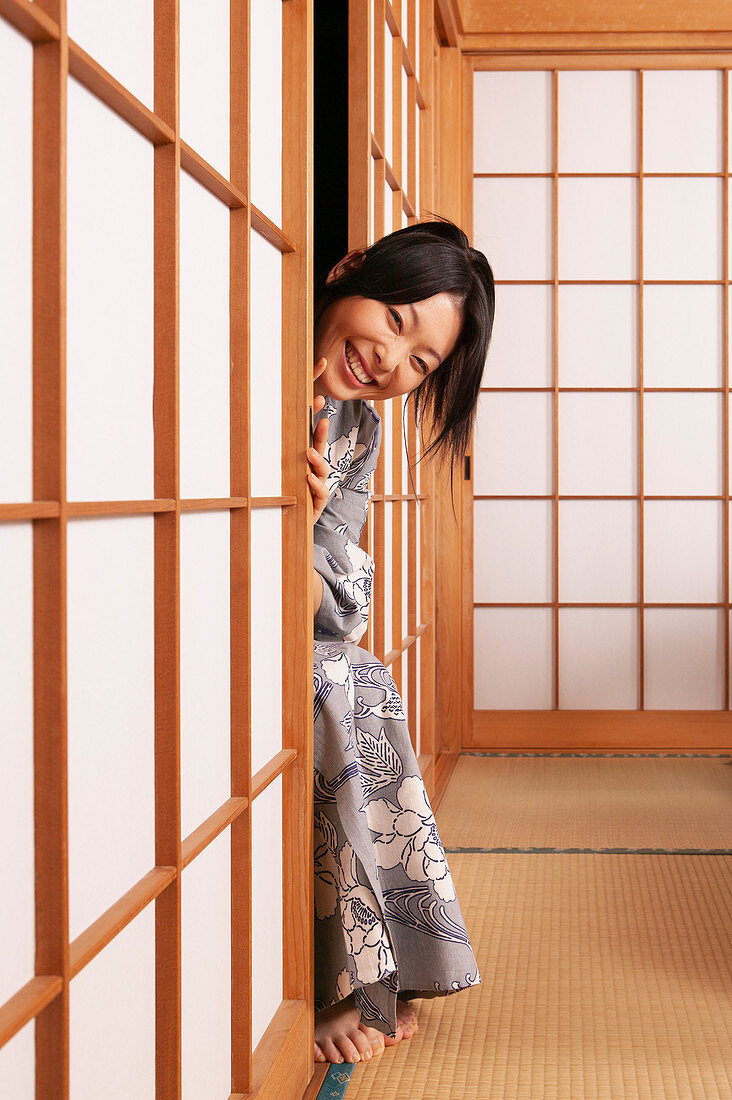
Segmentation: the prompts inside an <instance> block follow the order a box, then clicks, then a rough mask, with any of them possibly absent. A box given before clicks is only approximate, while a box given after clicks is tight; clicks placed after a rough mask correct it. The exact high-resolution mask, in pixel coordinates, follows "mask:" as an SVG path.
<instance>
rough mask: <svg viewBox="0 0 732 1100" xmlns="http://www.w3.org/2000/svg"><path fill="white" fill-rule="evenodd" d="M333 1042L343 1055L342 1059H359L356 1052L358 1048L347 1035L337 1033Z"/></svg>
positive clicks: (355, 1060)
mask: <svg viewBox="0 0 732 1100" xmlns="http://www.w3.org/2000/svg"><path fill="white" fill-rule="evenodd" d="M335 1044H336V1046H337V1047H338V1050H339V1051H340V1052H341V1054H342V1055H343V1060H344V1061H345V1062H360V1061H361V1055H360V1054H359V1052H358V1048H357V1047H355V1046H354V1045H353V1043H352V1041H351V1040H350V1039H349V1038H348V1036H347V1035H339V1036H338V1038H337V1039H336V1040H335Z"/></svg>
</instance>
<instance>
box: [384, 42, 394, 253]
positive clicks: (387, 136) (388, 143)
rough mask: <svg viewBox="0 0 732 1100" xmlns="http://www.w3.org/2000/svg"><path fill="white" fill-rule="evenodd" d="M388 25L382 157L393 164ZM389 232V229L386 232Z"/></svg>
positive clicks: (391, 59)
mask: <svg viewBox="0 0 732 1100" xmlns="http://www.w3.org/2000/svg"><path fill="white" fill-rule="evenodd" d="M393 41H394V40H393V39H392V37H391V31H390V30H389V24H388V23H387V24H386V26H385V27H384V146H385V148H384V156H385V157H386V159H387V160H388V161H389V164H393V163H394V68H393V65H394V45H393ZM386 232H387V233H389V232H390V230H389V229H387V230H386Z"/></svg>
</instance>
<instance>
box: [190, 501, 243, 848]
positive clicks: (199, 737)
mask: <svg viewBox="0 0 732 1100" xmlns="http://www.w3.org/2000/svg"><path fill="white" fill-rule="evenodd" d="M180 525H181V526H180V614H181V623H180V705H181V837H182V838H185V837H186V836H188V834H189V833H190V832H192V830H193V829H195V828H196V827H197V826H198V825H200V824H201V822H202V821H203V820H204V819H205V818H206V817H208V815H209V814H211V813H213V811H214V810H215V809H217V808H218V807H219V806H220V805H221V804H222V803H223V802H225V801H226V799H227V798H228V797H229V795H230V793H231V771H230V748H229V746H230V736H229V734H230V726H231V718H230V714H231V711H230V708H231V693H230V690H229V689H230V649H229V640H230V638H229V634H230V630H229V615H230V608H229V538H230V534H229V513H228V512H186V513H184V514H183V515H182V516H181V520H180Z"/></svg>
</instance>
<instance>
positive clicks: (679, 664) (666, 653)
mask: <svg viewBox="0 0 732 1100" xmlns="http://www.w3.org/2000/svg"><path fill="white" fill-rule="evenodd" d="M645 696H646V697H645V705H646V709H647V710H719V709H720V708H721V707H723V706H724V615H723V613H722V612H721V611H707V610H705V609H704V608H701V609H691V610H688V611H687V610H684V609H680V608H666V607H663V608H661V607H659V608H651V609H650V610H647V611H646V612H645Z"/></svg>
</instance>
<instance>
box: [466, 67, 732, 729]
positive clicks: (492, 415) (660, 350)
mask: <svg viewBox="0 0 732 1100" xmlns="http://www.w3.org/2000/svg"><path fill="white" fill-rule="evenodd" d="M476 64H477V65H481V62H480V61H478V62H476ZM617 64H618V65H620V66H621V67H620V68H610V69H606V70H603V71H590V69H589V68H588V69H586V70H583V69H581V68H577V67H576V66H577V65H578V59H574V61H573V65H572V68H571V69H567V70H562V71H557V70H553V71H531V70H524V71H499V70H500V69H501V68H502V67H503V66H502V65H498V66H497V67H496V65H494V63H493V62H492V61H491V62H488V61H486V62H485V67H486V68H490V69H492V70H494V71H478V72H475V74H474V84H473V91H474V102H473V119H474V150H473V156H474V166H473V170H474V186H473V219H474V222H473V224H474V236H475V240H476V244H477V245H478V247H482V248H483V249H484V250H485V252H486V254H487V255H488V256H489V258H490V260H491V262H492V264H493V265H494V271H495V275H496V281H497V308H496V325H495V337H494V341H493V346H492V350H491V352H490V355H489V358H488V363H487V366H486V371H485V376H484V383H483V392H482V393H481V397H480V410H479V418H478V427H477V432H476V438H475V444H474V476H473V491H474V547H473V562H474V595H473V599H474V684H475V687H474V705H475V730H474V740H473V744H474V745H475V746H476V747H477V746H481V745H486V746H487V745H495V746H496V747H503V746H511V745H521V746H524V747H533V746H542V745H555V746H557V747H565V746H566V747H572V745H573V744H582V745H591V744H594V743H597V744H599V745H601V746H602V745H605V744H625V745H628V744H631V745H636V746H637V747H644V746H645V745H651V744H656V745H659V746H662V745H664V744H677V745H685V744H690V745H700V746H701V745H704V744H708V745H712V746H713V745H718V744H720V743H722V742H723V741H724V740H725V739H726V738H728V736H729V727H728V725H727V716H725V715H724V714H723V713H722V712H724V711H726V710H727V709H728V707H729V700H730V683H729V658H730V651H729V647H730V643H729V606H730V604H729V599H730V590H729V562H730V557H729V500H730V497H729V472H728V470H729V446H728V425H729V377H728V347H729V297H728V296H729V274H730V272H729V248H728V243H727V242H728V226H729V214H728V210H729V206H728V203H729V106H728V104H729V92H728V86H729V79H728V71H727V70H726V69H725V70H720V69H705V68H703V65H704V61H703V58H701V57H700V58H699V60H698V66H699V67H697V68H683V69H682V68H678V69H673V68H666V69H661V68H658V69H654V70H646V71H640V70H638V69H634V68H622V62H621V61H619V62H617ZM542 711H545V712H546V711H554V712H557V711H561V712H562V713H561V714H557V713H554V714H553V715H549V714H544V715H542V714H541V713H539V712H542ZM570 712H575V714H574V717H573V716H572V714H571V713H570ZM609 712H620V713H619V714H615V715H612V714H610V713H609ZM646 712H648V713H646ZM679 712H683V713H682V714H679ZM610 718H612V719H613V721H612V722H610V721H609V719H610ZM554 719H556V721H554Z"/></svg>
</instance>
